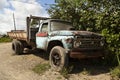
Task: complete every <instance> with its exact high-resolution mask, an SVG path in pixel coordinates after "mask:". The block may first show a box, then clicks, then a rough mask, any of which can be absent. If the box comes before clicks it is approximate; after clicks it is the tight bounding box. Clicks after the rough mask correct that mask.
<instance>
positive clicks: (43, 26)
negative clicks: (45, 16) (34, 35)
mask: <svg viewBox="0 0 120 80" xmlns="http://www.w3.org/2000/svg"><path fill="white" fill-rule="evenodd" d="M41 32H48V23H43V25H42V27H41Z"/></svg>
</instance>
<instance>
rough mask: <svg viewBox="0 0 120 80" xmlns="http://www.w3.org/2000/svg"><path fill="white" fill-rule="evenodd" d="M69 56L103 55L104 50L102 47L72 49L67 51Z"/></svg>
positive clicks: (92, 56)
mask: <svg viewBox="0 0 120 80" xmlns="http://www.w3.org/2000/svg"><path fill="white" fill-rule="evenodd" d="M69 56H70V57H71V58H78V59H84V58H97V57H103V56H104V50H103V49H98V50H81V49H73V50H71V51H69Z"/></svg>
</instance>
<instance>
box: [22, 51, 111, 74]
mask: <svg viewBox="0 0 120 80" xmlns="http://www.w3.org/2000/svg"><path fill="white" fill-rule="evenodd" d="M31 53H32V54H33V55H35V56H38V57H40V58H43V59H45V60H49V54H48V53H46V52H44V51H43V50H40V49H35V50H31V51H29V53H27V54H24V55H28V54H31ZM69 61H70V64H69V66H70V67H71V66H72V67H73V69H72V71H71V72H70V74H77V73H81V72H83V71H87V72H89V75H99V74H103V73H108V72H109V71H110V68H111V67H110V66H108V65H105V63H104V60H103V59H100V58H99V59H97V58H96V59H82V60H78V59H70V60H69Z"/></svg>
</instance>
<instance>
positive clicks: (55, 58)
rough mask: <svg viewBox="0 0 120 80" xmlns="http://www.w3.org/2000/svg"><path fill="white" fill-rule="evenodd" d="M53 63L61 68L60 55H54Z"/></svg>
mask: <svg viewBox="0 0 120 80" xmlns="http://www.w3.org/2000/svg"><path fill="white" fill-rule="evenodd" d="M52 62H53V64H54V65H55V66H60V63H61V57H60V55H59V54H58V53H54V54H52Z"/></svg>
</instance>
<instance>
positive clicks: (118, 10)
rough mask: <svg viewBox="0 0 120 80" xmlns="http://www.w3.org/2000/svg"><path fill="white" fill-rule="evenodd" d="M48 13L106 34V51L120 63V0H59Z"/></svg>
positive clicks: (78, 27)
mask: <svg viewBox="0 0 120 80" xmlns="http://www.w3.org/2000/svg"><path fill="white" fill-rule="evenodd" d="M48 13H49V14H50V16H51V17H52V18H56V19H63V20H67V21H70V22H72V23H73V26H74V27H75V28H76V29H79V30H90V31H93V32H98V33H101V34H102V35H104V36H105V37H106V42H107V46H106V51H107V53H111V54H112V56H109V58H110V60H111V61H114V60H117V61H116V62H117V63H118V64H119V65H120V59H119V57H120V0H59V1H56V3H55V4H53V5H51V6H50V8H49V9H48ZM113 55H114V57H113Z"/></svg>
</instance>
